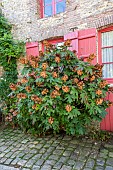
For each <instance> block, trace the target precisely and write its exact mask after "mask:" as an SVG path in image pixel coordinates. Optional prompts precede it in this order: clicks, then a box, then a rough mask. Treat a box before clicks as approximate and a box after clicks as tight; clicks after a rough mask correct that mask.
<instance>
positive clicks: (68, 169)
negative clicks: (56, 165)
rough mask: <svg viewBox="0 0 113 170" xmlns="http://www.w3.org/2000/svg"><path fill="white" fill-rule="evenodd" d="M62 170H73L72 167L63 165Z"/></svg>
mask: <svg viewBox="0 0 113 170" xmlns="http://www.w3.org/2000/svg"><path fill="white" fill-rule="evenodd" d="M61 170H72V167H70V166H66V165H63V166H62V168H61Z"/></svg>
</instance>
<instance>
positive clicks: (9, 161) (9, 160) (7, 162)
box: [4, 158, 13, 165]
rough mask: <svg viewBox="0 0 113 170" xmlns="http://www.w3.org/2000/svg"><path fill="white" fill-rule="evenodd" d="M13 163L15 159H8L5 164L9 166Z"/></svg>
mask: <svg viewBox="0 0 113 170" xmlns="http://www.w3.org/2000/svg"><path fill="white" fill-rule="evenodd" d="M12 161H13V159H11V158H8V159H6V161H5V162H4V164H5V165H9V164H10V163H11V162H12Z"/></svg>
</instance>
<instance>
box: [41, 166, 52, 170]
mask: <svg viewBox="0 0 113 170" xmlns="http://www.w3.org/2000/svg"><path fill="white" fill-rule="evenodd" d="M40 170H52V167H51V166H50V165H44V166H42V167H41V169H40Z"/></svg>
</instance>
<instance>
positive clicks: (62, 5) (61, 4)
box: [56, 1, 66, 14]
mask: <svg viewBox="0 0 113 170" xmlns="http://www.w3.org/2000/svg"><path fill="white" fill-rule="evenodd" d="M65 8H66V2H65V1H61V2H57V3H56V14H58V13H60V12H64V11H65Z"/></svg>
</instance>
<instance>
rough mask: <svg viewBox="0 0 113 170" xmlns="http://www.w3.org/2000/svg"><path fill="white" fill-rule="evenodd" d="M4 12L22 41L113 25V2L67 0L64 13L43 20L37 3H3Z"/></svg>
mask: <svg viewBox="0 0 113 170" xmlns="http://www.w3.org/2000/svg"><path fill="white" fill-rule="evenodd" d="M1 1H2V11H3V13H4V14H5V16H6V17H7V18H8V19H9V21H10V22H11V23H12V24H13V34H14V35H15V37H16V38H18V39H21V40H24V41H26V40H31V41H41V40H43V39H48V38H52V37H59V36H63V35H64V34H66V33H68V32H70V31H72V30H73V28H75V29H85V28H90V27H96V28H100V27H103V26H106V25H110V24H113V0H90V1H89V0H67V7H66V11H65V12H64V13H61V14H58V15H55V16H53V17H48V18H40V6H39V1H37V0H22V1H18V0H10V1H8V0H7V1H6V0H1Z"/></svg>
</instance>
